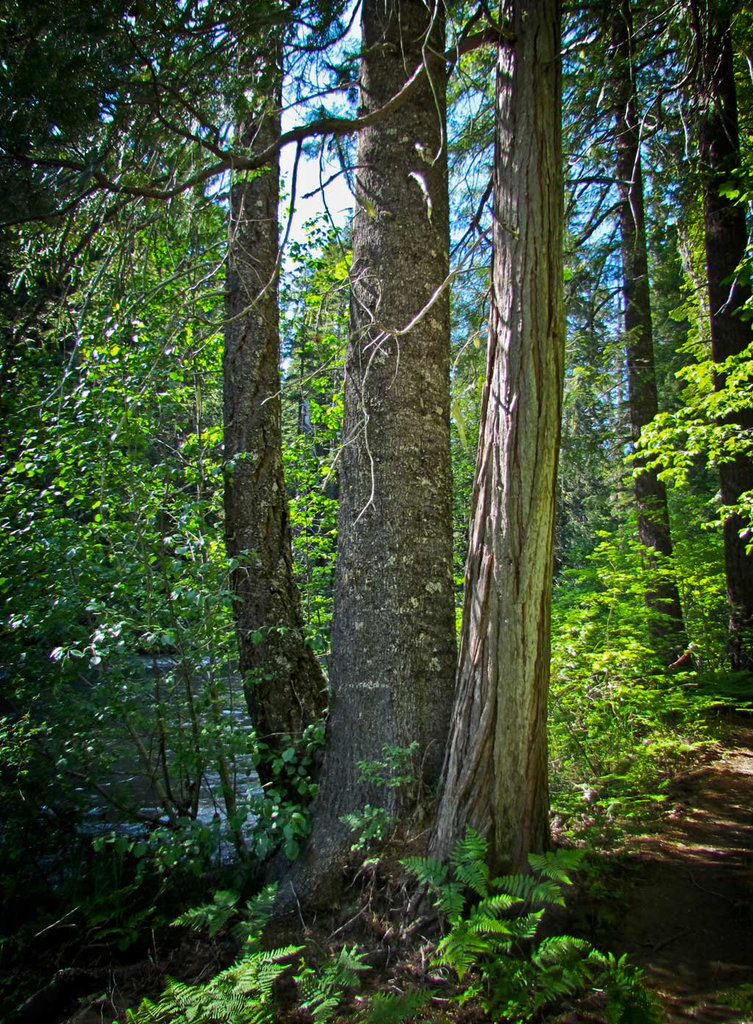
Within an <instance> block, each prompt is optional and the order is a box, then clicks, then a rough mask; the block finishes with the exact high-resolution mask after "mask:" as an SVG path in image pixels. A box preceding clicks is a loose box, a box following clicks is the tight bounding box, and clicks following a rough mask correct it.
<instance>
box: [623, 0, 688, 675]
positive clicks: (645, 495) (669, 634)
mask: <svg viewBox="0 0 753 1024" xmlns="http://www.w3.org/2000/svg"><path fill="white" fill-rule="evenodd" d="M611 10H612V44H613V57H614V62H613V65H612V68H613V72H612V83H613V100H614V110H615V127H616V137H615V138H616V150H617V159H616V174H617V189H618V192H619V196H620V203H619V220H620V237H621V250H622V279H623V285H622V289H623V296H624V302H625V356H626V363H627V384H628V405H629V409H630V434H631V437H632V440H633V443H635V442H637V441H638V439H639V437H640V434H641V430H642V429H643V427H645V426H647V424H649V423H650V422H651V420H652V419H653V418H654V416H655V415H656V413H657V411H658V401H657V395H656V373H655V370H654V346H653V337H652V327H651V296H650V290H649V289H650V285H649V276H648V252H647V246H646V224H645V214H644V205H643V172H642V167H641V138H640V127H639V123H638V117H637V97H636V87H635V58H634V52H633V17H632V11H631V3H630V0H622V2H621V3H620V4H618V5H617V6H616V7H614V8H611ZM635 501H636V506H637V510H638V539H639V540H640V542H641V544H642V545H643V547H644V548H645V550H646V568H647V569H648V571H649V573H651V574H652V575H654V577H655V579H654V582H653V584H652V585H651V586H650V589H648V590H647V592H646V605H647V606H648V609H649V612H650V621H649V627H650V630H651V635H652V640H653V642H654V645H655V646H656V648H657V650H658V651H660V652H661V653H663V654H664V655H665V657H666V658H667V659H668V661H674V660H675V659H676V658H677V657H678V656H679V655H680V654H681V653H682V652H683V651H684V650H685V649H686V647H687V638H686V635H685V628H684V625H683V618H682V606H681V604H680V595H679V592H678V589H677V584H676V582H675V581H674V580H671V579H667V578H666V575H665V576H664V578H662V574H663V572H664V571H665V569H666V568H669V561H670V560H671V558H672V538H671V534H670V528H669V509H668V507H667V491H666V488H665V486H664V483H663V482H662V481H661V480H660V479H659V477H658V474H657V472H656V470H652V469H642V470H641V472H640V473H639V474H638V475H637V476H636V478H635Z"/></svg>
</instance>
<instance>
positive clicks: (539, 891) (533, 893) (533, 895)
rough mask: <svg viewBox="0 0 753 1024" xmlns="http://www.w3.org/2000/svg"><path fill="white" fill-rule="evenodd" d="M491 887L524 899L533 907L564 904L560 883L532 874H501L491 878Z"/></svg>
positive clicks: (560, 905)
mask: <svg viewBox="0 0 753 1024" xmlns="http://www.w3.org/2000/svg"><path fill="white" fill-rule="evenodd" d="M491 884H492V887H493V888H495V889H500V890H501V891H502V892H505V893H507V894H508V895H510V896H515V897H517V898H518V899H519V900H526V901H528V903H530V904H531V905H532V906H534V907H551V906H559V907H563V906H564V905H565V898H564V896H563V895H562V888H561V884H560V883H559V882H557V881H553V880H552V879H549V878H536V877H535V876H534V875H502V876H501V877H500V878H494V879H492V883H491Z"/></svg>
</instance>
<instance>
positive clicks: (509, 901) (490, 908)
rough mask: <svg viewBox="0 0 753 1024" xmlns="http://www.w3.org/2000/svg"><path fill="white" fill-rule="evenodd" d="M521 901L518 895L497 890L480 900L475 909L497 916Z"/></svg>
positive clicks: (516, 905)
mask: <svg viewBox="0 0 753 1024" xmlns="http://www.w3.org/2000/svg"><path fill="white" fill-rule="evenodd" d="M522 902H523V901H522V900H521V899H520V898H519V897H518V896H510V895H509V894H508V893H506V892H498V893H495V895H494V896H488V897H487V898H486V899H485V900H482V901H481V902H480V903H479V904H478V906H477V908H476V909H477V910H478V911H479V913H482V914H490V915H492V916H493V917H499V915H500V914H504V913H507V911H508V910H512V909H513V907H519V906H520V905H521V903H522Z"/></svg>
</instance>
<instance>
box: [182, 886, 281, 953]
mask: <svg viewBox="0 0 753 1024" xmlns="http://www.w3.org/2000/svg"><path fill="white" fill-rule="evenodd" d="M276 895H277V884H276V883H272V884H270V885H267V886H265V887H264V888H263V889H262V890H261V891H260V892H258V893H256V895H255V896H252V897H251V899H249V900H247V901H246V903H245V905H244V907H243V908H242V909H241V908H239V907H238V903H239V900H240V895H239V893H237V892H235V891H233V890H231V889H220V890H218V891H217V892H216V893H215V894H214V896H213V897H212V902H211V903H204V904H203V905H202V906H199V907H192V908H190V909H189V910H187V911H185V912H184V913H183V914H181V915H180V916H179V917H176V918H175V920H174V921H172V922H171V924H172V926H173V927H175V928H177V927H186V928H192V929H193V930H194V931H206V932H207V934H208V935H209V937H210V938H214V937H215V936H216V935H218V934H219V933H220V932H221V931H222V930H223V929H224V928H225V927H226V925H228V923H229V922H230V921H232V920H233V919H234V918H235V919H236V923H235V925H234V926H233V929H232V933H233V936H234V937H235V938H236V939H237V940H238V941H239V942H240V943H241V944H242V945H243V947H244V949H245V951H246V952H247V953H248V952H251V951H253V950H257V949H258V948H259V943H260V937H261V933H262V932H263V930H264V928H265V927H266V924H267V922H268V921H269V918H270V917H271V915H272V908H273V907H274V902H275V897H276Z"/></svg>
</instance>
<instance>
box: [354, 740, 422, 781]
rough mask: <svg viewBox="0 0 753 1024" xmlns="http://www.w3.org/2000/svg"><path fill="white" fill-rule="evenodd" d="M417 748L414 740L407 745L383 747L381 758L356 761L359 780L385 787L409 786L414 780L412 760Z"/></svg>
mask: <svg viewBox="0 0 753 1024" xmlns="http://www.w3.org/2000/svg"><path fill="white" fill-rule="evenodd" d="M417 750H418V743H416V742H415V741H414V742H413V743H411V744H410V745H409V746H407V747H390V746H385V747H383V748H382V755H383V757H382V759H381V760H379V761H359V762H358V771H359V777H360V780H361V782H365V783H367V784H370V785H374V786H386V787H387V789H400V788H404V787H406V786H411V785H412V784H413V782H414V781H415V775H416V772H415V767H414V764H413V761H414V758H415V755H416V751H417Z"/></svg>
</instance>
